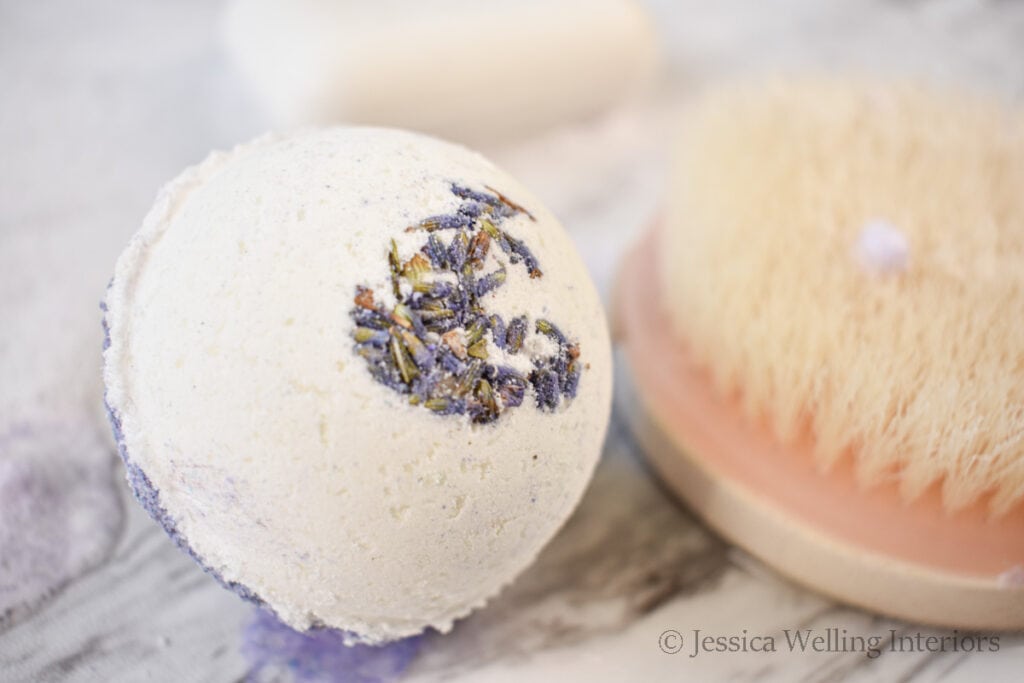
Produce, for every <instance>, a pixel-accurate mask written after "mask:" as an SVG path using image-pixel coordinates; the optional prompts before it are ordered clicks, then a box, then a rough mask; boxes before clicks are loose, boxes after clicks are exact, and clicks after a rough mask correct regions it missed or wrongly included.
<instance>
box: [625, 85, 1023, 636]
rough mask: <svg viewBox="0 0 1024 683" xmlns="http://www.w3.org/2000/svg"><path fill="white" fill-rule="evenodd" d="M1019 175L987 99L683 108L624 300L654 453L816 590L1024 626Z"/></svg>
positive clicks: (848, 90) (641, 414) (940, 615)
mask: <svg viewBox="0 0 1024 683" xmlns="http://www.w3.org/2000/svg"><path fill="white" fill-rule="evenodd" d="M1022 187H1024V116H1022V115H1021V113H1020V112H1017V111H1015V110H1013V109H1011V108H1010V107H1008V106H1005V105H1003V104H1001V103H999V102H996V101H994V100H987V99H984V98H981V97H974V96H969V95H965V94H957V93H949V92H938V91H932V90H927V89H923V88H918V87H914V86H909V85H891V84H874V83H863V82H859V83H858V82H842V81H801V82H776V83H771V84H768V85H761V86H756V87H750V86H747V87H733V88H728V89H724V90H721V91H718V92H715V93H712V94H710V95H707V96H706V97H704V98H703V99H701V100H700V101H698V102H696V103H694V104H693V105H692V106H690V107H689V108H688V109H687V111H686V112H685V114H684V116H683V122H682V124H681V126H680V130H679V135H678V139H677V142H676V147H675V149H674V165H673V179H672V182H671V184H670V188H671V191H670V196H669V197H668V203H667V210H666V212H665V216H664V220H662V221H661V223H660V225H659V227H658V229H656V230H655V231H654V234H653V235H652V236H650V237H649V238H648V244H646V245H645V246H644V247H641V248H640V249H638V250H637V252H636V253H634V254H633V256H632V257H631V258H630V260H629V262H628V264H627V266H626V269H625V272H624V277H623V279H622V281H621V283H620V284H621V287H620V291H619V301H618V303H619V306H618V308H619V310H618V314H619V317H620V321H623V323H624V324H623V325H622V328H623V329H624V330H625V340H624V342H625V346H626V357H627V362H628V364H629V367H630V369H631V371H632V380H633V382H634V385H635V386H634V388H635V389H636V391H637V394H638V403H637V405H636V406H635V407H636V408H637V410H633V411H631V412H632V413H633V415H634V418H635V420H634V421H635V424H636V425H637V426H638V427H639V428H640V431H641V432H642V436H643V433H646V434H647V440H648V442H649V444H648V445H650V446H651V450H652V457H653V458H654V460H655V462H656V464H658V463H660V465H659V466H661V467H662V469H663V471H665V470H672V472H671V473H667V474H668V478H669V480H670V481H676V482H677V483H679V484H680V485H679V486H678V488H681V489H684V491H683V493H684V495H686V497H687V498H688V500H689V501H690V502H691V503H692V504H694V507H696V509H697V511H698V512H700V513H701V514H703V515H704V516H705V517H706V518H708V519H709V521H710V522H711V523H712V524H713V525H714V526H717V527H718V528H719V529H721V530H722V531H723V532H724V533H726V535H728V536H731V537H732V538H734V539H735V540H737V541H738V542H740V543H741V544H743V545H746V546H747V547H748V548H749V549H751V550H753V551H754V552H755V553H756V554H759V555H761V556H762V557H764V558H765V559H767V560H768V561H769V562H772V563H774V564H776V565H777V566H779V567H780V568H781V569H782V570H783V571H785V572H786V573H789V574H790V575H793V576H795V577H796V578H798V579H801V580H803V581H804V582H806V583H809V584H811V585H813V586H815V587H817V588H819V589H821V590H824V591H826V592H829V593H831V594H833V595H835V596H837V597H840V598H842V599H846V600H848V601H852V602H855V603H857V604H861V605H865V606H868V607H871V608H874V609H877V610H879V611H883V612H888V613H891V614H896V615H898V616H903V617H908V618H912V619H916V620H921V621H929V622H935V623H947V624H951V625H961V624H962V625H969V626H978V627H987V626H993V627H996V626H998V627H1005V626H1024V612H1022V610H1021V606H1022V595H1024V593H1022V592H1021V590H1020V589H1019V588H1017V587H1015V586H1016V585H1017V584H1019V581H1015V580H1014V577H1017V576H1019V575H1020V567H1021V565H1024V542H1022V538H1024V511H1022V507H1024V506H1022V500H1024V316H1022V315H1021V313H1020V312H1021V311H1024V192H1021V188H1022ZM652 265H653V266H654V268H652V267H651V266H652ZM655 365H658V366H660V369H659V370H657V371H655V370H654V366H655ZM666 377H668V378H670V380H671V381H669V380H666V379H665V378H666ZM668 384H672V385H674V386H667V385H668ZM655 385H657V386H655ZM663 385H664V386H663ZM680 468H682V469H684V470H685V472H682V470H681V469H680ZM698 482H703V483H701V484H700V485H698ZM739 508H744V511H743V512H741V511H739ZM748 513H749V518H748V517H746V516H745V515H748ZM740 517H743V519H742V520H741V519H740ZM769 527H771V529H769ZM767 539H772V541H771V543H770V544H766V541H767ZM965 544H966V545H965ZM766 545H767V546H768V547H765V546H766ZM840 558H845V559H840ZM833 562H837V563H838V564H834V566H833V564H830V563H833ZM809 565H816V567H815V566H809ZM851 571H857V572H867V574H868V575H865V574H863V573H861V575H860V576H858V577H854V576H851V575H850V574H849V573H850V572H851ZM886 577H888V578H886ZM923 587H928V588H927V590H925V589H924V588H923ZM922 591H923V592H922ZM958 591H959V592H958ZM964 591H966V592H964ZM978 591H981V593H983V594H985V595H991V596H992V597H993V600H994V602H993V605H994V606H995V612H998V613H999V614H1000V615H1002V616H993V614H992V610H986V609H985V608H984V607H983V603H985V600H984V599H982V598H979V594H978ZM911 594H912V597H911ZM1009 594H1012V595H1013V596H1015V597H1014V598H1013V600H1016V603H1014V604H1016V605H1017V607H1016V608H1015V609H1009V608H1007V604H1008V603H1006V600H1007V595H1009ZM901 595H902V596H903V597H902V598H901ZM936 595H941V596H943V597H942V599H941V600H939V601H938V602H936V597H935V596H936ZM971 601H973V603H974V604H973V605H966V606H965V604H964V603H965V602H971ZM904 603H906V604H904ZM940 603H941V604H940ZM1014 611H1015V612H1016V614H1014ZM986 614H987V615H988V616H986Z"/></svg>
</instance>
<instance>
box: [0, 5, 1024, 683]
mask: <svg viewBox="0 0 1024 683" xmlns="http://www.w3.org/2000/svg"><path fill="white" fill-rule="evenodd" d="M220 11H221V8H220V6H219V4H218V3H210V2H204V1H202V0H189V1H187V2H183V1H178V2H173V3H172V2H158V1H157V0H135V1H133V2H130V3H115V2H113V1H111V0H94V1H93V2H90V3H75V2H71V1H70V0H59V1H58V0H49V1H46V2H32V3H29V2H17V1H16V0H0V524H7V527H6V528H2V529H0V544H4V543H6V545H0V681H33V682H37V681H64V680H70V681H103V682H114V681H126V682H127V681H131V682H134V681H144V680H153V681H175V682H186V681H236V680H240V679H243V678H245V677H246V676H247V675H248V674H249V673H250V672H251V671H252V670H253V667H254V660H253V659H252V657H247V656H246V655H245V654H243V652H242V650H241V644H242V642H243V637H242V630H243V628H244V626H245V625H246V624H247V623H249V622H250V621H251V620H252V619H253V615H254V608H252V607H251V606H249V605H247V604H245V603H243V602H241V601H240V600H238V599H237V598H236V597H235V596H234V595H233V594H230V593H228V592H226V591H224V590H222V589H221V588H220V587H219V586H218V585H217V584H216V583H215V582H214V581H213V580H212V579H211V578H209V577H208V576H206V575H205V574H203V573H202V571H201V570H200V569H199V568H198V567H197V566H195V565H194V564H193V563H192V561H191V560H189V559H188V558H187V557H185V556H184V555H183V554H181V553H180V552H178V551H177V550H176V549H175V548H174V547H173V545H172V544H171V542H170V541H169V540H168V539H167V538H166V536H164V534H163V533H162V532H161V531H160V530H159V529H158V528H157V527H156V526H155V525H154V524H153V523H152V522H151V521H150V520H149V518H148V517H147V516H146V515H145V513H143V512H142V510H141V509H140V508H139V507H138V506H137V505H136V504H135V503H134V501H132V500H131V498H130V495H129V493H128V491H127V487H126V485H125V483H124V480H123V473H122V471H121V469H120V463H119V461H117V460H116V458H115V455H114V450H113V446H112V443H111V440H110V437H109V433H108V428H107V426H106V423H105V418H104V416H103V413H102V409H101V404H100V396H101V393H102V389H101V386H100V382H99V348H100V342H101V332H100V328H99V311H98V302H99V300H100V299H101V298H102V293H103V289H104V286H105V284H106V282H107V279H108V278H109V276H110V273H111V270H112V266H113V262H114V259H115V258H116V255H117V254H118V252H119V251H120V249H121V247H122V246H123V245H124V243H125V242H126V240H127V239H128V237H129V235H130V234H131V233H132V232H134V230H135V229H136V227H137V226H138V224H139V222H140V220H141V217H142V216H143V214H144V213H145V211H146V210H147V208H148V205H149V203H150V202H151V201H152V198H153V196H154V193H155V191H156V188H157V187H159V186H160V185H161V184H162V183H163V182H164V181H165V180H167V179H169V178H170V177H172V176H173V175H175V174H176V173H177V172H178V171H179V170H180V169H181V168H182V167H184V166H185V165H188V164H191V163H194V162H195V161H197V160H199V159H200V158H202V157H203V156H204V155H205V153H206V152H207V151H208V150H209V149H211V148H218V147H220V148H222V147H226V146H230V145H232V144H234V143H236V142H240V141H243V140H245V139H248V138H250V137H252V136H254V135H255V134H257V133H259V132H261V131H262V130H263V129H265V128H266V127H267V126H268V122H267V120H266V119H265V118H264V116H263V114H262V110H261V109H260V107H259V105H258V103H257V102H256V101H255V100H254V99H253V98H252V97H251V96H250V95H249V94H248V93H247V92H246V90H245V88H244V87H243V86H242V85H241V84H240V83H239V81H238V78H237V76H236V74H235V73H234V72H233V70H232V68H231V66H230V65H229V64H228V63H227V61H226V59H225V56H224V54H223V52H222V50H221V47H220V40H219V32H218V19H219V14H220ZM652 11H654V12H655V13H656V14H657V16H658V24H659V29H660V30H661V32H662V34H663V38H664V39H665V42H666V48H665V55H666V60H667V63H668V67H667V69H666V75H665V84H664V86H663V88H662V89H661V90H660V91H659V93H658V94H657V96H656V97H655V98H654V99H653V101H652V102H651V103H648V104H646V105H644V106H643V107H635V108H631V109H629V110H623V111H619V112H615V113H613V114H611V115H609V116H608V117H607V118H605V119H602V120H600V121H594V122H590V123H588V124H586V125H582V126H578V127H575V128H566V129H562V130H556V131H551V132H550V133H548V134H545V135H543V136H540V137H538V138H534V139H531V140H526V141H520V142H518V143H516V144H508V143H506V144H503V145H500V146H499V145H495V146H493V148H489V149H486V150H485V151H486V152H488V153H489V154H490V155H491V156H492V157H493V158H495V160H496V161H498V162H499V163H500V164H502V165H504V166H506V167H507V168H508V170H510V171H512V172H513V173H515V174H517V175H519V176H520V177H521V178H522V179H523V180H524V182H526V183H527V184H528V185H530V186H531V187H533V188H535V190H536V191H537V193H538V194H539V195H540V196H541V198H542V199H544V200H546V201H547V202H549V204H550V205H551V207H552V208H553V209H554V210H555V212H556V213H558V214H559V215H560V216H561V217H562V218H563V220H564V222H565V224H566V225H567V227H568V228H569V229H570V231H571V233H572V235H573V237H574V238H575V239H576V240H577V243H578V244H579V247H580V249H581V251H582V252H583V254H584V257H585V258H586V260H587V262H588V265H589V266H590V267H591V269H592V271H593V273H594V277H595V278H596V279H597V281H598V283H599V285H600V287H601V289H602V292H603V294H604V295H605V296H606V298H607V294H608V290H609V288H610V283H611V281H612V278H613V275H614V269H615V264H616V262H617V260H618V258H619V256H620V254H621V252H622V249H623V248H624V247H625V245H627V244H628V243H629V242H630V241H631V240H632V239H633V238H634V237H635V236H636V235H637V234H638V232H639V231H640V230H642V229H643V227H644V226H645V225H646V224H648V223H649V222H650V220H651V219H652V217H653V216H654V214H655V213H656V210H657V204H658V197H659V194H660V192H661V188H662V181H661V178H662V169H663V158H662V152H663V145H662V144H660V143H659V140H661V139H662V136H663V135H664V131H665V122H666V120H667V119H670V118H671V110H672V106H673V103H674V102H675V101H676V100H677V99H678V98H680V97H684V96H685V95H686V94H687V93H689V92H692V91H693V90H694V89H696V88H699V87H701V86H702V85H704V84H706V83H708V82H711V81H714V80H716V79H720V78H722V77H731V76H733V75H737V74H748V73H752V72H756V71H760V70H766V69H775V68H777V67H782V68H786V67H792V66H808V65H810V66H815V67H825V66H829V67H834V66H839V67H852V68H855V69H866V70H873V71H883V72H885V73H914V74H919V75H923V76H926V77H928V78H932V79H939V80H950V79H951V80H958V81H967V82H970V83H974V84H979V85H981V86H983V87H991V88H996V89H999V90H1002V91H1004V92H1008V93H1011V94H1014V95H1016V96H1021V95H1022V94H1024V3H1012V2H1007V1H1003V2H998V1H995V0H990V1H983V0H962V1H953V0H947V1H938V0H916V1H915V0H905V1H902V2H896V1H890V2H882V1H880V0H876V1H874V2H838V3H837V2H833V3H821V2H812V1H811V0H804V1H800V0H785V1H784V2H782V1H777V2H766V3H754V2H723V3H703V2H697V1H696V0H684V1H680V2H673V1H672V0H658V2H655V3H653V4H652ZM49 455H53V457H54V458H57V459H58V460H55V462H57V461H59V462H61V463H65V461H64V460H59V459H60V458H62V457H63V458H65V459H66V464H62V465H61V467H62V468H63V469H61V470H60V472H59V473H58V474H54V475H53V476H55V477H57V479H56V480H57V481H61V482H64V483H63V484H62V486H64V485H66V487H67V489H66V490H67V491H71V492H73V493H74V495H73V496H71V494H70V493H69V494H68V496H67V497H66V498H61V491H63V490H65V489H63V488H62V490H61V491H56V492H55V491H49V492H44V493H45V495H44V496H43V498H41V499H36V498H31V499H30V498H27V497H26V495H23V494H24V492H25V490H27V489H26V488H25V486H22V485H21V484H18V482H21V481H23V480H21V479H17V477H15V476H14V475H13V474H11V473H12V472H21V471H22V470H18V469H17V467H16V465H17V464H18V463H19V462H21V460H19V458H21V459H22V460H25V459H31V458H33V457H39V456H49ZM25 461H26V462H27V460H25ZM5 467H6V469H5ZM4 477H7V479H6V480H5V479H4ZM61 477H63V478H61ZM11 482H14V484H12V483H11ZM5 486H6V488H5ZM15 486H19V487H20V488H14V487H15ZM46 496H49V498H47V497H46ZM40 500H42V501H43V502H39V501H40ZM69 500H70V501H71V502H68V501H69ZM19 506H20V507H19ZM26 510H27V511H29V512H30V513H31V514H32V515H34V517H33V519H44V520H45V521H46V523H47V524H50V525H51V526H47V527H45V528H47V529H49V528H52V529H59V530H62V531H61V532H60V533H61V534H63V535H62V536H61V539H62V540H60V541H59V545H54V547H52V548H51V547H49V546H48V545H47V543H51V541H52V539H49V538H47V537H45V535H40V534H36V536H34V537H31V538H29V536H30V535H29V534H28V532H26V531H25V529H26V528H27V527H25V526H18V525H12V524H11V520H12V519H15V518H18V517H17V515H18V514H23V513H25V511H26ZM25 514H27V513H25ZM5 515H6V517H5ZM18 519H20V518H18ZM55 533H56V532H55ZM26 539H28V540H29V541H31V542H34V543H37V544H40V545H41V547H42V548H43V550H45V551H46V552H43V551H40V552H41V553H42V555H40V556H46V557H49V556H50V555H46V553H50V554H51V555H52V556H53V557H55V558H57V559H55V560H53V562H51V563H48V564H45V565H44V564H37V565H32V564H26V563H25V562H22V560H20V559H19V558H20V557H21V556H20V555H17V554H16V552H15V551H14V550H13V548H14V545H13V544H14V543H15V542H19V541H20V542H26ZM52 543H54V544H57V543H58V541H52ZM19 562H22V564H21V565H19V564H18V563H19ZM12 566H13V567H14V569H13V570H12V569H11V567H12ZM18 571H20V572H22V573H21V574H17V572H18ZM4 572H8V573H7V574H5V573H4ZM11 572H14V573H15V574H14V575H15V576H16V577H17V578H18V582H17V585H14V584H13V583H11V576H12V574H11ZM5 582H7V583H6V584H5ZM12 596H13V597H12ZM5 610H6V611H5ZM695 629H700V630H701V631H702V633H705V634H710V635H715V636H736V637H741V636H743V635H744V630H745V631H746V635H747V636H748V637H751V638H752V637H764V636H768V635H771V636H774V637H775V638H777V639H778V643H779V648H780V651H778V652H775V653H755V652H747V653H743V652H739V653H705V654H701V655H699V656H697V657H690V656H689V654H690V650H689V649H685V650H684V651H683V652H680V653H678V654H674V655H673V654H666V653H665V652H663V651H662V649H661V648H660V646H659V643H660V642H661V638H662V637H663V636H662V634H663V633H664V632H665V631H668V630H674V631H678V632H680V633H681V634H682V635H683V636H684V638H686V639H687V642H692V636H693V631H694V630H695ZM799 629H813V630H815V631H816V632H819V633H826V629H839V630H840V631H842V629H846V633H847V634H849V635H859V636H872V635H879V636H880V637H888V636H889V634H890V630H891V629H892V630H895V632H897V633H900V634H916V633H922V634H924V635H926V636H927V635H935V634H941V633H942V632H941V631H936V630H933V629H923V628H919V627H916V626H913V625H908V624H904V623H899V622H894V621H891V620H887V619H883V618H880V617H876V616H873V615H869V614H865V613H862V612H860V611H857V610H854V609H848V608H845V607H842V606H839V605H836V604H834V603H832V602H830V601H828V600H826V599H824V598H822V597H820V596H818V595H815V594H812V593H810V592H807V591H805V590H803V589H801V588H799V587H797V586H794V585H793V584H791V583H789V582H787V581H786V580H784V579H782V578H780V577H779V576H778V575H776V574H774V573H773V572H772V571H771V570H769V569H767V568H765V567H764V566H763V565H761V564H760V563H759V562H757V561H756V560H754V559H752V558H750V557H748V556H746V555H744V554H743V553H742V552H740V551H738V550H736V549H734V548H732V547H730V546H728V545H727V544H725V543H724V542H722V541H721V540H720V539H718V538H716V537H715V536H714V535H713V534H711V533H709V532H708V531H707V530H705V529H704V528H703V527H702V526H701V525H700V524H699V523H697V522H695V521H694V519H693V517H692V516H691V515H690V514H689V513H688V512H687V511H686V510H685V509H684V508H683V507H681V506H680V505H679V504H677V503H676V502H675V501H674V500H673V499H672V497H671V496H670V495H669V494H667V493H666V492H665V491H664V490H663V489H662V488H661V487H660V485H659V484H658V482H657V481H656V480H655V479H654V478H653V477H652V475H651V473H650V472H649V470H648V469H647V468H646V466H645V465H644V463H643V460H642V457H641V454H640V453H639V451H638V448H637V446H636V444H635V443H634V441H633V440H632V438H631V437H630V435H629V433H628V431H627V430H626V429H625V426H624V425H623V423H622V421H621V419H620V418H619V416H618V414H616V415H613V419H612V426H611V430H610V433H609V437H608V442H607V445H606V447H605V451H604V455H603V459H602V462H601V464H600V466H599V468H598V471H597V474H596V477H595V480H594V483H593V485H592V486H591V487H590V489H589V491H588V493H587V495H586V497H585V499H584V501H583V503H582V505H581V507H580V509H579V510H578V511H577V512H576V514H575V515H574V516H573V517H572V519H571V520H570V521H569V523H568V524H567V525H566V527H565V528H564V529H563V531H562V532H561V533H560V534H559V535H558V537H557V538H556V539H555V540H554V542H552V544H551V545H550V546H549V547H548V548H547V549H546V550H545V551H544V553H543V554H542V556H541V558H540V560H539V561H538V562H537V564H536V565H535V566H534V567H532V568H531V569H530V570H529V571H528V572H527V573H526V574H525V575H523V576H522V577H521V578H520V579H519V580H518V581H516V582H515V583H514V585H512V586H511V587H510V588H509V589H508V590H506V591H505V592H504V593H502V594H501V596H500V597H499V598H497V599H496V600H495V601H494V602H493V603H492V604H490V605H489V606H488V607H487V608H486V609H483V610H481V611H479V612H477V613H475V614H474V615H472V616H471V617H470V618H468V619H466V620H464V621H462V622H460V623H459V624H458V625H457V627H456V629H455V630H454V632H453V633H451V634H449V635H446V636H438V635H428V636H426V637H425V638H423V639H421V640H420V641H419V643H418V648H419V649H418V655H417V656H416V657H415V658H414V659H413V661H412V663H411V665H410V666H409V668H408V670H407V671H406V673H405V678H404V679H403V680H410V681H431V680H467V681H468V680H472V681H506V680H508V681H522V680H540V681H547V680H551V681H556V680H573V681H575V680H593V681H633V680H636V681H662V680H666V681H667V680H695V681H712V680H739V681H741V680H758V681H761V680H763V681H935V680H948V681H1011V680H1019V679H1020V678H1021V673H1020V672H1021V669H1022V665H1024V638H1022V637H1020V636H1014V635H1011V634H1001V635H1000V641H999V647H998V651H995V652H988V651H986V652H978V653H970V654H968V653H960V652H958V653H954V652H945V653H929V652H915V653H907V652H883V653H882V654H881V656H878V657H869V656H866V655H865V654H863V653H860V652H846V653H843V652H825V653H799V652H790V651H789V650H788V648H787V647H786V645H785V642H786V641H785V633H786V631H787V630H789V631H793V630H799ZM840 631H837V632H836V633H839V632H840ZM382 656H387V653H386V652H385V653H384V654H383V655H382ZM323 673H324V677H322V678H321V679H315V680H333V679H331V678H329V677H327V674H329V673H330V672H323ZM270 678H271V679H274V680H277V679H280V680H287V678H286V677H281V676H275V675H271V676H270ZM308 680H314V679H312V678H310V679H308Z"/></svg>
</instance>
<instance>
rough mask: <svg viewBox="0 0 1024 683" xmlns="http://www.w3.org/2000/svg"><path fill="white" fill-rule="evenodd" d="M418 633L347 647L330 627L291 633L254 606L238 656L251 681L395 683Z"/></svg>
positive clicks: (417, 643) (415, 647) (413, 649)
mask: <svg viewBox="0 0 1024 683" xmlns="http://www.w3.org/2000/svg"><path fill="white" fill-rule="evenodd" d="M421 641H422V637H421V636H414V637H412V638H406V639H404V640H399V641H396V642H393V643H389V644H387V645H378V646H373V645H353V646H347V645H345V642H344V635H343V634H342V633H341V632H339V631H336V630H334V629H312V630H310V631H307V632H305V633H302V632H299V631H296V630H294V629H292V628H290V627H288V626H287V625H286V624H284V623H282V622H281V621H280V620H278V619H277V618H276V617H274V615H272V614H270V613H269V612H266V611H264V610H256V613H255V616H254V617H253V620H252V621H251V622H250V623H249V624H248V625H247V626H246V627H245V629H244V631H243V633H242V654H243V656H244V657H245V658H246V659H247V660H248V661H249V664H250V666H251V667H252V668H251V680H253V681H257V682H258V681H269V680H274V681H278V680H282V678H283V679H284V680H289V679H290V680H293V681H295V682H296V683H385V682H386V681H395V680H397V679H398V677H399V676H401V675H402V673H403V672H404V671H405V670H406V669H407V668H408V667H409V665H410V664H411V663H412V661H413V659H415V657H416V655H417V653H418V652H419V649H420V645H421Z"/></svg>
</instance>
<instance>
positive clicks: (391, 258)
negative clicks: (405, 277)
mask: <svg viewBox="0 0 1024 683" xmlns="http://www.w3.org/2000/svg"><path fill="white" fill-rule="evenodd" d="M388 266H389V268H390V269H391V289H392V290H394V293H395V296H396V297H401V296H402V290H401V289H400V288H399V286H398V280H399V278H400V277H401V276H402V272H401V270H402V264H401V261H399V259H398V244H397V243H396V242H395V240H391V251H389V252H388Z"/></svg>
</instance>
